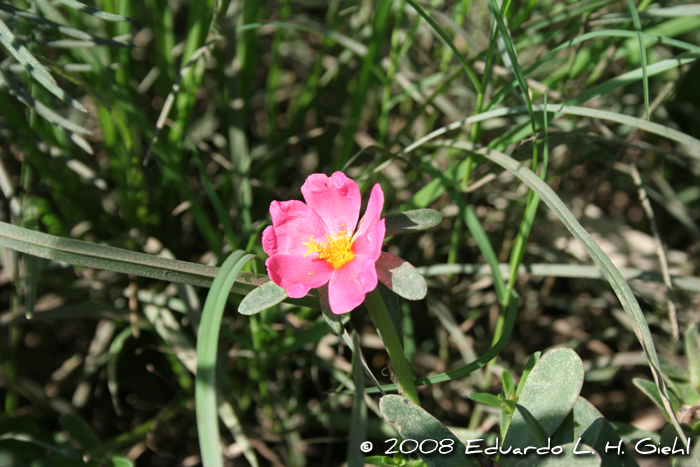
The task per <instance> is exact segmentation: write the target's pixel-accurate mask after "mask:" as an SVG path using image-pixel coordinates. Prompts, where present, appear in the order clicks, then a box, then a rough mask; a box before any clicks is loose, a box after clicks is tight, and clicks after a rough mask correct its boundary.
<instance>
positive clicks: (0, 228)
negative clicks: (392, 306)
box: [0, 222, 318, 308]
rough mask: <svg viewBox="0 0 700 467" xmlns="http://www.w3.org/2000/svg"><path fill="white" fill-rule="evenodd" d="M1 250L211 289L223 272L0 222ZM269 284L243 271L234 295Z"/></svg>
mask: <svg viewBox="0 0 700 467" xmlns="http://www.w3.org/2000/svg"><path fill="white" fill-rule="evenodd" d="M0 247H5V248H10V249H12V250H15V251H19V252H22V253H28V254H30V255H34V256H38V257H40V258H46V259H50V260H54V261H62V262H64V263H68V264H72V265H79V266H86V267H90V268H97V269H106V270H108V271H115V272H121V273H124V274H133V275H135V276H141V277H150V278H152V279H159V280H167V281H169V282H179V283H181V284H190V285H196V286H200V287H211V285H212V281H213V279H214V277H215V276H216V274H217V273H218V271H219V269H218V268H215V267H212V266H205V265H203V264H196V263H189V262H186V261H179V260H175V259H169V258H163V257H160V256H154V255H147V254H145V253H137V252H135V251H128V250H123V249H121V248H115V247H111V246H106V245H100V244H96V243H88V242H82V241H79V240H72V239H69V238H62V237H56V236H54V235H48V234H45V233H42V232H35V231H33V230H28V229H23V228H21V227H17V226H14V225H11V224H7V223H5V222H0ZM266 282H269V277H267V276H266V275H264V274H255V273H252V272H241V273H240V274H239V277H238V279H237V280H236V282H235V283H234V285H233V287H232V289H231V292H232V293H235V294H239V295H247V294H248V293H249V292H250V291H251V290H253V289H254V288H256V287H258V286H260V285H262V284H264V283H266ZM286 301H287V302H288V303H295V304H298V305H303V306H308V307H310V308H318V299H316V298H315V297H314V296H313V295H311V296H308V297H305V298H302V299H288V300H286Z"/></svg>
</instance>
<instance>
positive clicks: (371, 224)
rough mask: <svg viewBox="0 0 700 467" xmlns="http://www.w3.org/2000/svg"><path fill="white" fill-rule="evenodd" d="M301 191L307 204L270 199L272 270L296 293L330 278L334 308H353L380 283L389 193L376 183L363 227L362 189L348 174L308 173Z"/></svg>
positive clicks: (266, 240) (267, 234)
mask: <svg viewBox="0 0 700 467" xmlns="http://www.w3.org/2000/svg"><path fill="white" fill-rule="evenodd" d="M301 193H302V195H304V200H305V201H306V204H304V203H302V202H301V201H282V202H279V201H273V202H272V204H270V216H271V217H272V225H271V226H269V227H267V228H266V229H265V231H264V232H263V249H264V250H265V253H267V254H268V255H270V257H269V258H268V259H267V261H265V266H267V272H268V274H269V275H270V278H271V279H272V281H273V282H274V283H275V284H277V285H279V286H280V287H282V288H284V289H285V291H286V292H287V295H288V296H289V297H291V298H301V297H303V296H304V295H306V294H307V293H308V292H309V290H311V289H316V288H319V287H322V286H324V285H325V284H326V283H328V301H329V303H330V307H331V311H333V313H336V314H340V313H347V312H349V311H352V310H353V309H354V308H356V307H357V306H359V305H360V304H361V303H362V302H363V301H364V299H365V294H367V292H371V291H372V290H374V289H375V287H377V272H376V270H375V262H376V261H377V260H378V259H379V256H380V254H381V250H382V242H383V241H384V233H385V227H384V219H380V218H379V217H380V216H381V213H382V208H383V207H384V192H382V188H381V187H380V186H379V184H377V185H374V187H373V188H372V193H371V195H370V197H369V203H368V204H367V211H366V212H365V216H364V217H363V218H362V220H361V221H360V224H359V226H358V223H357V220H358V219H359V216H360V204H361V197H360V189H359V188H358V187H357V183H355V182H354V181H353V180H350V179H349V178H348V177H346V176H345V174H344V173H342V172H335V173H334V174H333V175H331V176H330V177H328V176H327V175H325V174H312V175H309V177H308V178H307V179H306V182H304V185H303V186H302V187H301ZM355 227H357V229H355Z"/></svg>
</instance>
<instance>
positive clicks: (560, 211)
mask: <svg viewBox="0 0 700 467" xmlns="http://www.w3.org/2000/svg"><path fill="white" fill-rule="evenodd" d="M444 145H445V146H447V147H461V148H463V149H465V150H468V151H475V152H476V153H478V154H481V155H483V156H484V157H486V158H487V159H489V160H491V161H492V162H495V163H496V164H498V165H500V166H501V167H503V168H504V169H506V170H508V171H509V172H511V173H512V174H513V175H515V176H516V177H518V178H519V179H520V180H522V181H523V182H524V183H525V184H526V185H528V186H529V187H530V189H532V190H533V191H534V192H535V193H537V194H538V195H539V196H540V197H541V198H542V200H543V201H544V202H545V203H546V204H547V206H549V208H550V209H551V210H552V211H553V212H554V213H555V214H556V215H557V217H559V219H560V220H561V221H562V222H563V223H564V225H565V226H566V228H567V229H569V231H570V232H571V233H572V234H573V235H574V237H576V239H577V240H578V241H579V242H581V245H582V246H583V247H584V248H585V249H586V251H587V252H588V254H589V255H591V257H592V258H593V260H594V261H595V262H596V264H598V266H599V267H600V269H601V270H602V272H603V275H605V278H606V279H607V280H608V282H609V283H610V285H611V286H612V288H613V290H614V292H615V295H617V297H618V299H619V300H620V303H621V304H622V307H623V308H624V310H625V313H626V314H627V316H628V317H629V319H630V321H631V322H632V324H633V326H634V331H635V334H636V335H637V339H638V340H639V343H640V344H641V345H642V349H643V350H644V354H645V355H646V357H647V360H648V362H649V367H650V368H651V371H652V374H653V376H654V380H655V381H656V386H657V387H658V389H659V393H660V394H661V397H662V399H663V402H664V406H665V408H666V412H667V415H668V417H669V419H670V420H671V422H672V423H673V425H674V427H675V428H676V430H677V431H678V434H679V435H680V436H681V437H683V431H682V429H681V427H680V424H679V423H678V419H677V418H676V415H675V413H674V411H673V408H672V407H671V401H670V399H669V396H668V390H667V388H666V384H665V383H664V380H663V375H662V373H661V369H660V364H659V358H658V356H657V354H656V348H655V346H654V341H653V339H652V337H651V332H650V331H649V326H648V325H647V322H646V320H645V319H644V313H643V312H642V310H641V308H640V307H639V303H637V300H636V298H635V297H634V294H633V293H632V290H631V289H630V287H629V285H628V284H627V282H625V279H624V278H623V277H622V275H621V274H620V271H618V269H617V267H616V266H615V265H614V264H613V263H612V261H611V260H610V258H609V257H608V255H606V254H605V253H604V252H603V250H601V248H600V246H598V244H597V243H596V242H595V240H593V238H592V237H591V236H590V234H589V233H588V232H587V231H586V229H584V228H583V227H582V226H581V224H580V223H579V222H578V220H576V217H575V216H574V215H573V214H572V213H571V211H569V209H568V208H567V207H566V205H565V204H564V203H563V202H562V200H561V199H560V198H559V196H557V194H556V193H555V192H554V190H552V189H551V188H550V187H549V185H547V184H546V183H545V182H544V181H542V179H540V178H539V177H538V176H537V174H535V173H534V172H532V171H531V170H529V169H528V168H526V167H524V166H523V165H522V164H520V163H519V162H518V161H516V160H515V159H513V158H512V157H510V156H508V155H506V154H503V153H502V152H499V151H495V150H492V149H489V148H480V149H474V146H473V145H471V144H468V143H465V142H463V141H454V142H450V141H446V142H444Z"/></svg>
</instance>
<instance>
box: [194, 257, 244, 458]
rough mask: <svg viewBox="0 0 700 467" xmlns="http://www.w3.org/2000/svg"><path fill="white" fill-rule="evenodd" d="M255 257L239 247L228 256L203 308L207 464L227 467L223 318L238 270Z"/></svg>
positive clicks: (199, 406) (201, 425) (201, 373)
mask: <svg viewBox="0 0 700 467" xmlns="http://www.w3.org/2000/svg"><path fill="white" fill-rule="evenodd" d="M254 257H255V256H254V255H247V254H245V252H243V251H235V252H233V253H231V255H230V256H229V257H228V258H226V261H224V264H223V265H222V266H221V269H220V270H219V272H218V273H217V274H216V277H215V278H214V282H213V283H212V285H211V290H209V293H208V294H207V300H206V302H205V304H204V310H203V312H202V321H201V323H200V326H199V334H198V336H197V377H196V381H195V408H196V415H197V433H198V435H199V446H200V452H201V454H202V463H203V464H204V465H206V466H207V467H217V466H218V467H223V457H222V455H221V437H220V434H219V417H218V411H217V409H218V404H217V402H216V379H215V374H216V354H217V348H218V344H219V328H220V327H221V318H222V316H223V314H224V307H225V306H226V302H227V301H228V297H229V291H230V290H231V287H232V286H233V284H234V282H235V280H236V277H237V276H238V273H239V272H240V270H241V269H242V268H243V266H244V265H245V264H246V263H247V262H248V261H250V260H251V259H253V258H254Z"/></svg>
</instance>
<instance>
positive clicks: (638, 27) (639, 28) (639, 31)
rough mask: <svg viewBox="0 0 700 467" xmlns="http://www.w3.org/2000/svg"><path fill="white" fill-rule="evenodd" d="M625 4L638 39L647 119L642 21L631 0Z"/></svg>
mask: <svg viewBox="0 0 700 467" xmlns="http://www.w3.org/2000/svg"><path fill="white" fill-rule="evenodd" d="M627 4H628V5H629V7H630V13H632V19H633V20H634V29H636V30H637V39H638V40H639V54H640V56H641V57H642V75H643V79H642V82H643V83H644V109H645V110H646V114H647V120H649V77H648V76H647V48H646V46H645V45H644V39H643V38H642V23H641V21H639V12H638V11H637V7H635V6H634V1H633V0H627Z"/></svg>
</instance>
